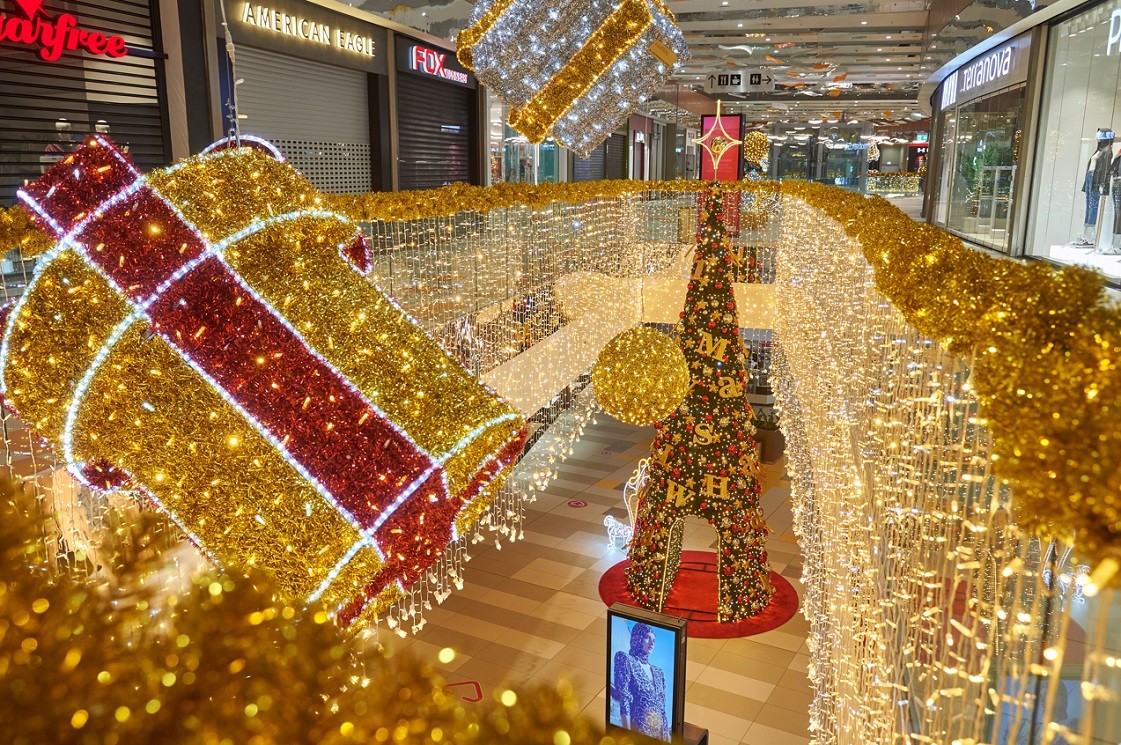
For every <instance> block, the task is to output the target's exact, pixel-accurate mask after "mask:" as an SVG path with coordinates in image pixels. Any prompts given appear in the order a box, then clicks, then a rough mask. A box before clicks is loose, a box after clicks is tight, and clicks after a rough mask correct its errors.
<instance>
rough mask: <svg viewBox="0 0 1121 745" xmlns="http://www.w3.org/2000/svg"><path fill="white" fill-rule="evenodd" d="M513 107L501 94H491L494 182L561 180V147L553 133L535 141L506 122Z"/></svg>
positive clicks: (490, 145) (491, 169)
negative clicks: (559, 178)
mask: <svg viewBox="0 0 1121 745" xmlns="http://www.w3.org/2000/svg"><path fill="white" fill-rule="evenodd" d="M509 110H510V107H509V106H508V105H507V104H505V103H504V102H502V101H501V100H500V99H498V98H494V97H492V98H491V101H490V108H489V111H488V120H489V127H488V130H487V131H488V132H489V138H488V139H489V141H488V142H487V151H488V154H489V158H490V162H489V168H488V176H489V178H490V183H491V184H498V183H512V184H513V183H524V184H551V183H556V182H557V180H558V175H559V169H560V148H559V147H558V146H557V143H556V141H555V140H554V139H553V138H552V137H547V138H545V141H544V142H542V143H541V144H540V145H534V144H532V143H531V142H530V141H529V140H528V139H526V137H525V135H523V134H520V133H519V132H517V131H516V130H513V129H511V128H510V127H508V126H507V125H506V117H507V115H508V114H509Z"/></svg>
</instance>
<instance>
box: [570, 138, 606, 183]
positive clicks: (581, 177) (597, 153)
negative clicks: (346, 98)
mask: <svg viewBox="0 0 1121 745" xmlns="http://www.w3.org/2000/svg"><path fill="white" fill-rule="evenodd" d="M606 147H607V145H606V143H605V144H602V145H597V146H596V148H595V149H594V150H592V152H591V153H589V154H588V157H587V158H573V160H572V180H573V181H599V180H600V179H602V178H603V173H604V171H603V164H604V158H603V156H604V150H605V149H606Z"/></svg>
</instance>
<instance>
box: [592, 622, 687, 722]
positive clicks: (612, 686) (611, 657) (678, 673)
mask: <svg viewBox="0 0 1121 745" xmlns="http://www.w3.org/2000/svg"><path fill="white" fill-rule="evenodd" d="M612 610H613V611H614V610H615V609H614V608H613V609H612ZM650 615H654V614H650ZM684 637H685V634H684V628H683V626H679V627H678V628H676V629H675V628H665V627H662V626H658V625H657V624H654V623H650V622H648V621H643V620H640V619H639V618H635V617H628V616H626V615H621V614H618V613H615V612H612V613H609V614H608V641H607V644H608V679H607V689H608V692H609V696H608V715H607V722H608V724H609V725H610V726H614V727H619V728H622V729H625V730H629V731H631V732H635V733H638V734H641V735H645V736H646V737H649V738H651V739H653V740H656V741H660V742H670V741H672V739H673V736H674V734H675V733H676V730H678V729H679V728H680V726H681V721H682V717H681V713H680V712H682V711H683V709H684V701H682V700H679V699H680V698H682V697H683V695H684V676H685V670H684V659H685V655H684V646H683V644H684ZM675 712H677V716H676V717H675Z"/></svg>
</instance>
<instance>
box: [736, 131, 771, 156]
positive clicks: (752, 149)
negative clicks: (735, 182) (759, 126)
mask: <svg viewBox="0 0 1121 745" xmlns="http://www.w3.org/2000/svg"><path fill="white" fill-rule="evenodd" d="M770 152H771V141H770V140H768V139H767V135H765V134H763V133H762V132H748V134H747V137H744V138H743V159H744V160H746V161H747V162H748V163H761V162H762V161H763V159H764V158H766V157H767V155H769V154H770Z"/></svg>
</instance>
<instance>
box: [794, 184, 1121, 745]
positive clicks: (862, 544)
mask: <svg viewBox="0 0 1121 745" xmlns="http://www.w3.org/2000/svg"><path fill="white" fill-rule="evenodd" d="M780 223H781V225H782V238H781V241H780V245H781V246H782V250H781V251H780V252H779V255H778V262H777V280H776V281H777V282H778V284H779V286H780V288H781V291H780V292H779V294H778V301H777V302H778V307H777V312H776V319H777V323H776V326H777V328H776V337H777V340H778V344H777V357H778V359H777V360H776V362H775V371H774V376H775V386H776V390H777V394H778V402H779V406H780V408H781V410H782V422H783V425H782V426H783V429H784V430H785V434H786V436H787V442H788V447H787V452H788V454H789V456H790V459H791V460H790V471H791V476H792V494H793V509H794V527H795V531H796V533H797V534H798V538H799V543H800V545H801V548H802V551H803V554H804V556H805V562H804V569H803V577H802V581H803V583H804V586H805V603H804V607H803V612H804V613H805V615H806V616H807V618H808V619H809V621H810V623H811V630H810V636H809V647H810V663H809V674H810V680H811V685H812V686H813V687H814V692H815V698H814V701H813V704H812V705H811V725H810V726H811V730H812V735H813V737H814V740H815V742H818V743H823V744H826V743H828V744H830V745H831V744H833V743H837V744H842V743H843V744H848V743H858V742H876V743H928V742H931V743H947V744H949V743H959V744H964V743H1004V742H1009V743H1019V742H1025V743H1039V742H1065V743H1075V742H1082V743H1087V745H1088V744H1089V743H1091V742H1105V741H1112V740H1114V739H1116V737H1117V725H1118V709H1117V697H1116V691H1117V690H1118V687H1117V686H1118V683H1119V682H1121V680H1119V678H1118V675H1117V669H1116V666H1117V659H1116V658H1117V654H1118V653H1117V650H1118V646H1119V642H1121V638H1119V634H1118V630H1117V625H1116V623H1112V624H1111V623H1110V620H1109V619H1110V618H1111V615H1112V617H1115V616H1116V613H1117V606H1116V602H1115V597H1114V596H1115V591H1108V592H1104V593H1102V594H1101V595H1099V596H1098V597H1096V598H1092V599H1091V598H1087V597H1086V596H1085V595H1084V594H1083V589H1084V587H1085V586H1086V585H1085V583H1086V580H1087V571H1088V567H1086V566H1082V565H1078V564H1076V563H1072V561H1071V559H1072V556H1073V554H1072V552H1071V547H1070V546H1068V545H1064V544H1061V543H1055V542H1049V541H1041V540H1040V539H1039V538H1037V537H1033V536H1031V535H1029V534H1027V533H1025V532H1022V531H1021V530H1019V529H1018V528H1017V526H1016V525H1015V523H1014V521H1013V517H1012V508H1013V503H1014V500H1015V497H1014V495H1013V494H1012V493H1011V491H1010V490H1009V489H1008V488H1007V487H1006V486H1004V485H1003V484H1002V483H1001V482H1000V481H999V480H998V479H997V478H996V477H995V476H994V475H993V473H992V457H991V456H992V452H991V442H990V439H989V436H988V433H987V431H986V428H985V420H984V419H983V418H982V417H981V414H980V412H979V411H978V406H977V400H976V398H975V397H974V394H973V392H972V386H971V377H970V364H969V361H968V360H966V359H962V358H961V357H957V356H954V355H951V354H949V353H947V352H946V350H945V349H944V348H943V347H942V346H940V345H939V344H936V343H934V342H932V341H931V340H929V339H927V338H924V337H923V336H922V335H921V334H919V333H918V332H917V331H916V330H915V329H914V328H913V327H912V326H910V325H909V324H908V323H907V322H906V321H905V320H904V319H903V317H902V315H901V314H900V312H899V311H898V310H897V309H895V308H894V307H893V306H892V305H891V304H890V303H889V302H888V301H886V300H885V299H884V297H883V296H882V295H880V294H879V293H878V292H877V291H876V289H875V284H874V282H873V272H872V268H871V267H870V266H869V265H868V263H867V262H866V261H865V259H864V256H863V253H862V247H861V246H860V244H859V243H856V242H852V241H849V240H845V239H843V238H838V236H843V234H844V233H843V226H842V225H840V224H839V223H837V222H835V221H833V220H831V219H828V218H825V217H824V216H823V215H822V213H821V212H819V211H817V210H815V209H812V208H810V207H808V206H807V205H806V204H804V203H800V202H798V201H797V200H791V199H787V200H785V201H784V204H783V208H782V216H781V221H780ZM1111 627H1112V630H1111ZM1088 635H1093V638H1089V636H1088ZM1091 733H1094V734H1096V735H1097V736H1098V737H1099V738H1102V739H1097V740H1092V739H1090V737H1089V736H1090V734H1091ZM1059 735H1061V736H1062V737H1063V738H1065V739H1058V740H1056V739H1053V738H1055V737H1058V736H1059ZM1082 738H1085V739H1082Z"/></svg>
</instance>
